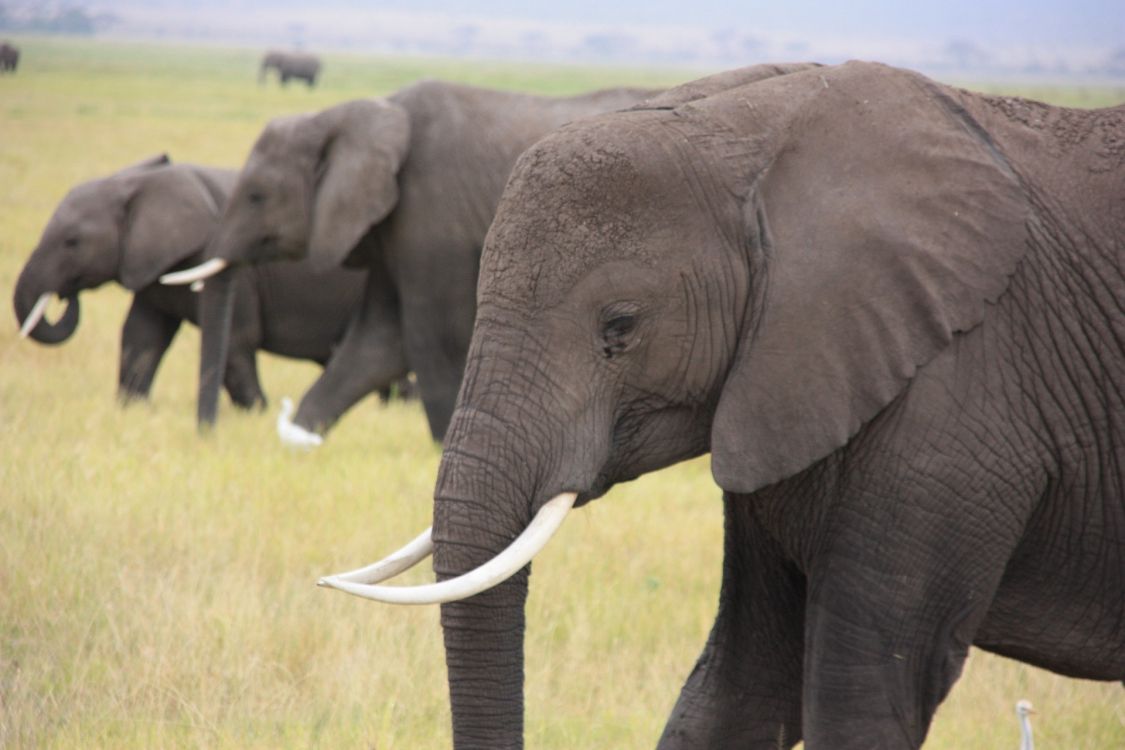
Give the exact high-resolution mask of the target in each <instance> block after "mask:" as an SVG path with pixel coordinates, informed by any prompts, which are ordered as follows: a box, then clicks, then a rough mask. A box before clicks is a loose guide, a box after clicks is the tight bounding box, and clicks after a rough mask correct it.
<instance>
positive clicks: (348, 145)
mask: <svg viewBox="0 0 1125 750" xmlns="http://www.w3.org/2000/svg"><path fill="white" fill-rule="evenodd" d="M651 93H652V92H647V91H641V90H633V89H619V90H608V91H600V92H595V93H591V94H586V95H583V96H576V97H570V98H549V97H541V96H529V95H526V94H513V93H506V92H500V91H489V90H486V89H479V88H474V87H471V86H461V85H457V84H450V83H442V82H437V81H430V82H424V83H419V84H415V85H413V86H409V87H407V88H405V89H403V90H401V91H399V92H397V93H395V94H393V95H391V96H389V97H387V98H385V99H366V100H357V101H351V102H346V103H344V104H340V105H337V106H334V107H330V108H329V109H326V110H324V111H322V112H318V113H315V114H310V115H299V116H296V117H284V118H279V119H277V120H274V121H273V122H271V123H270V124H269V125H268V126H267V127H266V128H265V130H264V131H263V133H262V135H261V136H260V137H259V138H258V141H257V143H256V144H255V145H254V148H253V150H252V151H251V153H250V156H249V158H248V159H247V160H246V165H245V167H244V168H243V170H242V173H241V175H240V176H239V180H238V184H237V186H236V187H235V190H234V194H233V196H232V197H231V202H230V206H229V207H228V208H227V211H226V214H225V215H224V216H223V221H222V225H221V226H220V228H219V230H218V232H217V233H216V236H215V240H214V242H213V243H212V244H211V246H210V247H209V248H208V251H207V255H208V256H210V260H209V261H208V263H206V264H204V265H203V266H201V267H200V268H199V269H197V270H196V271H193V272H188V273H185V274H176V275H174V278H172V279H169V281H171V282H176V281H179V282H181V283H183V282H189V281H195V280H198V279H201V278H208V277H209V274H212V273H217V272H218V271H219V269H221V268H223V267H225V266H226V264H227V263H234V264H239V263H244V262H255V263H256V262H259V261H263V260H273V259H277V258H296V257H303V256H304V255H305V254H306V253H307V254H308V256H309V258H310V260H311V261H312V262H313V263H315V264H316V265H317V267H320V268H329V267H332V266H336V265H339V264H341V263H343V262H345V260H347V262H348V265H361V266H364V267H366V268H368V269H369V271H370V273H369V275H368V277H367V290H366V292H365V294H364V300H363V308H362V310H361V312H360V313H359V316H358V318H357V320H356V321H355V324H354V325H353V326H352V327H351V328H350V329H349V331H348V334H347V336H346V337H345V339H344V341H343V342H342V343H341V345H340V347H339V349H338V350H337V351H336V352H335V353H334V354H333V356H332V360H331V361H330V362H329V364H328V367H327V369H325V371H324V373H323V374H322V375H321V376H320V378H319V379H318V380H317V381H316V383H315V384H314V385H313V386H312V388H310V389H309V391H308V393H306V394H305V396H304V398H302V399H301V403H300V406H299V408H298V410H297V415H296V418H295V419H294V423H295V424H294V425H292V426H293V427H295V428H300V429H303V430H305V431H308V432H314V433H323V432H325V431H327V430H328V429H329V428H330V427H331V426H332V425H333V424H334V423H335V422H336V420H338V419H339V418H340V416H341V415H342V414H343V413H344V412H345V411H347V410H348V409H349V408H350V407H351V406H352V405H353V404H354V403H355V402H356V401H357V400H358V399H359V398H360V397H362V395H363V394H365V393H368V392H370V391H371V390H372V389H373V388H382V387H385V386H386V385H387V384H388V383H390V382H392V381H393V380H395V379H397V378H399V377H401V376H402V374H403V373H405V372H406V371H407V370H408V369H410V370H413V371H414V373H415V374H416V375H417V391H418V393H419V395H420V396H421V399H422V403H423V405H424V406H425V409H426V416H427V418H428V419H429V424H430V430H431V433H432V434H433V436H434V439H436V440H441V439H442V438H443V437H444V436H445V430H446V427H447V425H448V424H449V418H450V416H451V415H452V413H453V404H454V402H455V400H456V397H457V388H458V386H459V385H460V383H461V373H462V370H463V369H464V366H465V354H466V352H467V351H468V347H469V339H470V337H471V335H472V326H473V318H474V315H475V311H476V282H477V269H478V266H479V261H480V249H481V246H482V244H483V242H484V236H485V233H486V232H487V231H488V225H489V223H490V222H491V221H492V215H493V212H494V211H495V210H496V203H497V201H498V200H499V199H500V193H501V191H502V190H503V188H504V183H505V181H506V180H507V178H508V173H509V172H510V171H511V168H512V165H513V164H515V161H516V157H517V156H519V154H520V152H521V151H523V149H525V148H526V147H527V146H529V145H531V144H532V143H534V142H535V140H536V139H538V138H539V137H541V136H542V135H544V134H546V133H547V132H548V131H550V130H551V129H552V128H555V127H557V126H559V125H561V124H562V123H564V122H567V121H569V120H572V119H575V118H578V117H582V116H585V115H590V114H594V113H599V112H605V111H608V110H612V109H618V108H621V107H626V106H629V105H631V104H634V103H636V102H637V101H640V100H641V99H642V98H644V96H646V95H648V94H651ZM220 279H221V276H220ZM211 283H212V282H208V284H211ZM220 283H221V281H220ZM221 339H222V329H221V326H219V325H215V326H211V325H208V324H207V323H206V322H205V323H204V325H203V340H204V350H205V356H220V355H221V353H222V351H223V349H224V348H225V347H224V345H223V343H222V341H221ZM208 353H209V354H208ZM219 364H220V363H219V361H218V360H217V359H212V360H211V361H209V362H205V363H204V366H205V367H210V368H211V369H215V368H218V367H219ZM217 399H218V391H217V386H216V384H214V383H210V384H208V383H201V384H200V394H199V419H200V422H202V423H207V422H209V421H211V420H213V419H214V418H215V409H216V404H217Z"/></svg>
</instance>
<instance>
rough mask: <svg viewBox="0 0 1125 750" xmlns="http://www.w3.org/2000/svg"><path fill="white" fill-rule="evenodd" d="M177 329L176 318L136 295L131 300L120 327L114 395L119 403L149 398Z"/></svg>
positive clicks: (177, 321)
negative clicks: (115, 393) (165, 353)
mask: <svg viewBox="0 0 1125 750" xmlns="http://www.w3.org/2000/svg"><path fill="white" fill-rule="evenodd" d="M179 328H180V319H179V318H176V317H174V316H171V315H167V314H165V313H163V312H161V311H159V310H157V309H156V308H155V307H153V306H151V305H150V304H148V303H147V302H145V301H144V300H142V299H141V298H140V297H139V296H134V297H133V304H132V305H131V306H130V307H129V313H128V315H126V316H125V324H124V325H123V326H122V328H121V362H120V367H119V369H118V378H117V396H118V398H119V399H121V401H123V402H129V401H132V400H134V399H144V398H148V394H149V390H151V388H152V380H153V378H154V377H155V376H156V368H157V367H159V366H160V360H161V359H162V358H163V357H164V352H165V351H167V350H168V346H169V345H170V344H171V343H172V339H173V338H174V337H175V335H176V331H178V330H179Z"/></svg>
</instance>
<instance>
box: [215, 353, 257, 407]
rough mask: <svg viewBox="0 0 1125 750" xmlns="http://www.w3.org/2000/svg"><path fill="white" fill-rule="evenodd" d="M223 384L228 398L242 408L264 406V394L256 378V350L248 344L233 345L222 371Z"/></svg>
mask: <svg viewBox="0 0 1125 750" xmlns="http://www.w3.org/2000/svg"><path fill="white" fill-rule="evenodd" d="M223 386H224V387H225V388H226V389H227V393H229V394H230V400H231V401H232V402H233V403H234V405H235V406H238V407H239V408H242V409H252V408H254V407H255V406H257V407H265V405H266V394H265V393H263V392H262V384H261V381H260V380H259V379H258V360H257V351H256V350H255V349H254V348H253V347H250V346H237V345H236V346H233V347H232V348H231V353H230V357H229V359H228V360H227V369H226V372H225V373H223Z"/></svg>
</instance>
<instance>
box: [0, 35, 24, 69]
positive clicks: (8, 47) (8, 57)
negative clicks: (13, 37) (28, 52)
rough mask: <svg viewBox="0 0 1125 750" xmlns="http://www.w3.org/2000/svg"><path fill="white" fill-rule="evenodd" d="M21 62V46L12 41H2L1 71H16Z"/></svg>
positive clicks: (0, 52)
mask: <svg viewBox="0 0 1125 750" xmlns="http://www.w3.org/2000/svg"><path fill="white" fill-rule="evenodd" d="M19 64H20V49H19V47H16V46H15V45H13V44H11V43H10V42H0V73H8V72H12V73H15V72H16V68H17V67H19Z"/></svg>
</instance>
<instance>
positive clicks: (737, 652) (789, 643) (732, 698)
mask: <svg viewBox="0 0 1125 750" xmlns="http://www.w3.org/2000/svg"><path fill="white" fill-rule="evenodd" d="M724 507H725V541H724V546H725V555H724V558H723V581H722V589H721V592H720V595H719V611H718V614H717V616H716V617H715V624H714V626H713V627H712V629H711V635H710V637H709V638H708V640H707V645H706V647H705V648H704V649H703V654H702V655H701V656H700V657H699V661H698V663H697V664H696V665H695V669H694V670H693V671H692V673H691V676H690V677H688V680H687V683H686V684H685V685H684V688H683V690H682V692H681V693H680V698H679V700H678V701H677V702H676V706H675V708H674V709H673V711H672V715H671V716H670V717H669V719H668V723H667V725H666V726H665V728H664V734H663V735H662V736H661V738H660V744H659V746H658V747H659V748H660V750H695V749H696V748H708V749H709V750H721V749H722V748H732V749H733V748H738V749H739V750H745V749H748V748H763V750H764V749H765V748H769V749H770V750H773V749H774V748H788V747H792V746H793V745H795V744H796V743H797V742H798V741H800V739H801V665H802V660H803V648H804V646H803V637H802V635H803V631H804V617H805V579H804V576H803V575H802V574H801V573H800V571H798V570H797V569H796V568H795V567H794V566H793V565H792V564H791V563H789V562H788V561H787V560H786V559H785V557H784V556H783V555H782V552H781V549H780V548H779V547H778V545H777V544H776V542H774V540H773V539H772V538H771V537H770V535H769V534H768V533H767V532H766V531H765V529H763V528H762V527H761V526H760V525H759V524H758V522H757V520H756V519H755V518H754V508H753V506H752V505H751V504H750V501H749V500H748V499H747V498H745V497H739V496H731V495H726V496H724Z"/></svg>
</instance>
